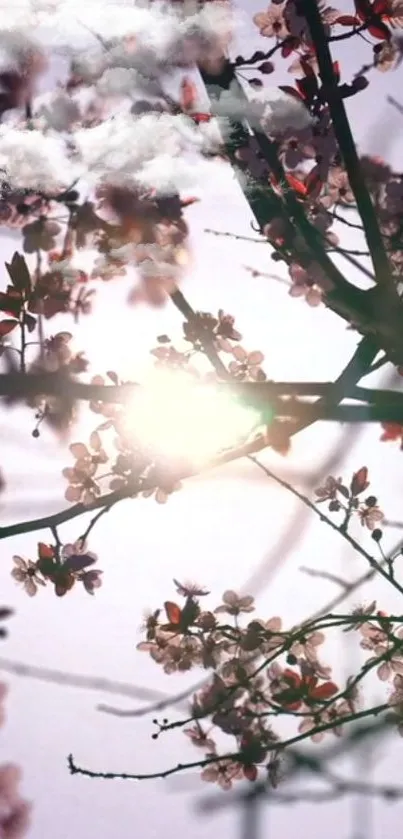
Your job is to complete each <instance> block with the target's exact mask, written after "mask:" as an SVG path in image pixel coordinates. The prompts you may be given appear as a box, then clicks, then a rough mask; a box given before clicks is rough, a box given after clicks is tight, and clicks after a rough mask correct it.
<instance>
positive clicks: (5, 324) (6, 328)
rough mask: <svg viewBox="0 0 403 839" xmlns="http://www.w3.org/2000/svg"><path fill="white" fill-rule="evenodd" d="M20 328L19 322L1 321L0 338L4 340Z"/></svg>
mask: <svg viewBox="0 0 403 839" xmlns="http://www.w3.org/2000/svg"><path fill="white" fill-rule="evenodd" d="M16 326H18V320H2V321H0V338H4V336H5V335H8V334H9V333H10V332H12V331H13V329H15V327H16Z"/></svg>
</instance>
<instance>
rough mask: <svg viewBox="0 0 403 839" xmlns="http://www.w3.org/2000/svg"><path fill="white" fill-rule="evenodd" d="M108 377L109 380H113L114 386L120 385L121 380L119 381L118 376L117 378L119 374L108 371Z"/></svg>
mask: <svg viewBox="0 0 403 839" xmlns="http://www.w3.org/2000/svg"><path fill="white" fill-rule="evenodd" d="M106 375H107V376H108V378H109V379H110V380H111V382H113V384H114V385H118V384H119V379H118V376H117V374H116V373H115V372H114V370H108V371H107V373H106Z"/></svg>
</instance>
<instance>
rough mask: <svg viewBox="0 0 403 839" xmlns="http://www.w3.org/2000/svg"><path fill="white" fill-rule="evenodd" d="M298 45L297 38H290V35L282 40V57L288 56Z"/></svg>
mask: <svg viewBox="0 0 403 839" xmlns="http://www.w3.org/2000/svg"><path fill="white" fill-rule="evenodd" d="M298 46H299V40H298V38H292V37H291V38H287V39H286V40H285V41H284V44H283V46H282V47H281V55H282V58H288V56H289V55H291V53H292V52H294V50H295V49H297V47H298Z"/></svg>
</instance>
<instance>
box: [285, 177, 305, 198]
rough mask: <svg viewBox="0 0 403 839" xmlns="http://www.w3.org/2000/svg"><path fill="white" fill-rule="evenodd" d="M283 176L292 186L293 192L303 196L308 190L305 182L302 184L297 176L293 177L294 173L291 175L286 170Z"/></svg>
mask: <svg viewBox="0 0 403 839" xmlns="http://www.w3.org/2000/svg"><path fill="white" fill-rule="evenodd" d="M285 177H286V180H287V183H288V184H289V185H290V186H291V187H292V188H293V190H294V192H296V193H297V195H301V196H302V197H303V198H305V196H306V195H307V192H308V190H307V188H306V186H305V184H303V183H302V181H299V180H298V178H295V177H294V175H291V173H290V172H286V176H285Z"/></svg>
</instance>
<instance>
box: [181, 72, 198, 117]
mask: <svg viewBox="0 0 403 839" xmlns="http://www.w3.org/2000/svg"><path fill="white" fill-rule="evenodd" d="M196 101H197V88H196V85H195V83H194V82H192V81H190V79H188V78H185V79H183V80H182V83H181V92H180V103H181V106H182V108H183V110H184V111H190V110H191V109H192V108H193V107H194V105H195V103H196Z"/></svg>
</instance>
